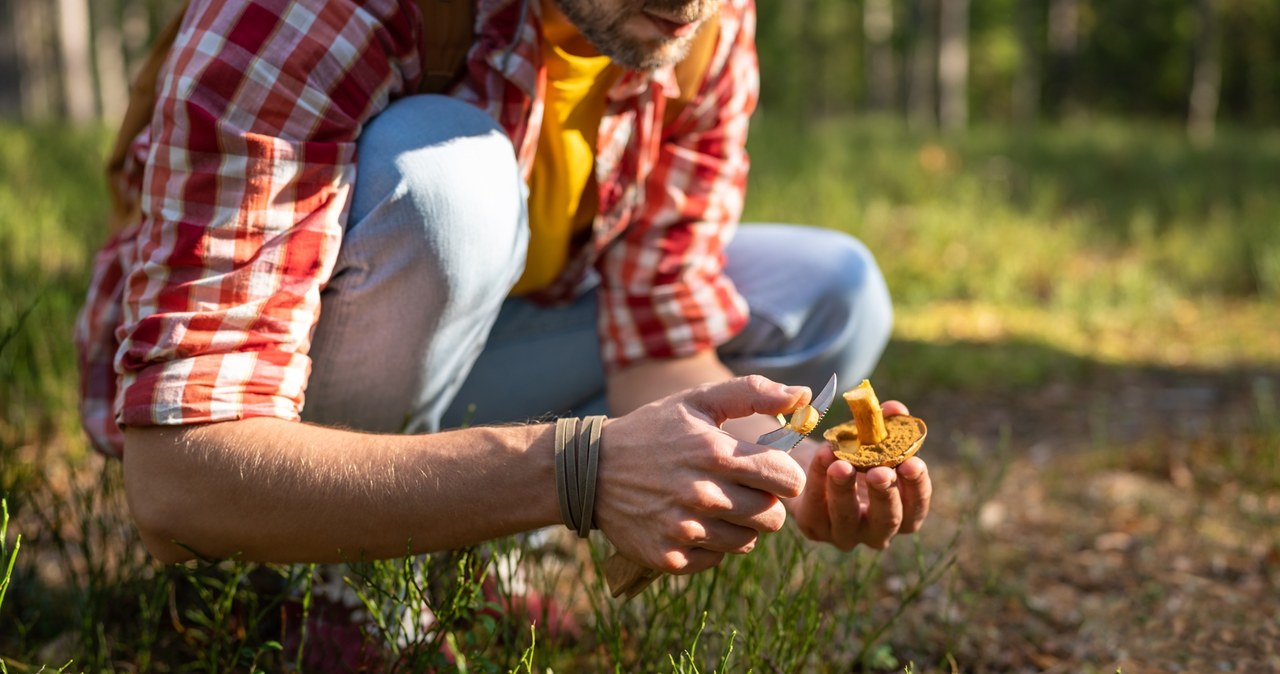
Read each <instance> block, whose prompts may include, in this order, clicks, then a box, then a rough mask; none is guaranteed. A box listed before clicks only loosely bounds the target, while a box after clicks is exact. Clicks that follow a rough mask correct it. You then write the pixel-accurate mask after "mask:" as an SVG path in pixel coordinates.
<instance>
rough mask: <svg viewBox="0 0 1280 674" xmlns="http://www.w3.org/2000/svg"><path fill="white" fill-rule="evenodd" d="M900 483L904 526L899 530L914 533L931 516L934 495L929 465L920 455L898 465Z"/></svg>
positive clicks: (904, 532)
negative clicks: (930, 508) (931, 502)
mask: <svg viewBox="0 0 1280 674" xmlns="http://www.w3.org/2000/svg"><path fill="white" fill-rule="evenodd" d="M898 483H899V484H900V485H901V490H902V527H901V528H899V529H898V532H899V533H903V534H910V533H914V532H916V531H919V530H920V527H921V526H922V525H924V520H925V518H926V517H928V516H929V502H930V500H931V499H932V497H933V481H932V480H930V479H929V468H928V466H926V465H925V462H924V461H922V460H920V459H919V458H918V457H912V458H910V459H908V460H907V461H906V462H904V463H903V464H902V465H901V466H898Z"/></svg>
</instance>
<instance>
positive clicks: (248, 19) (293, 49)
mask: <svg viewBox="0 0 1280 674" xmlns="http://www.w3.org/2000/svg"><path fill="white" fill-rule="evenodd" d="M409 5H410V3H407V2H398V1H396V0H379V1H374V2H356V1H355V0H338V1H331V2H323V3H320V2H288V1H283V0H253V1H243V0H242V1H234V0H226V1H217V0H215V1H212V2H195V3H193V6H192V9H191V10H190V11H189V12H188V16H187V17H186V19H185V20H184V25H183V28H182V30H181V31H180V33H179V35H178V38H177V42H176V43H175V45H174V47H173V52H172V54H171V56H170V59H169V61H168V66H167V68H166V71H165V73H164V76H163V78H162V80H161V83H160V91H159V99H158V103H157V108H156V116H155V119H154V120H153V122H152V127H151V138H152V142H151V145H150V148H149V151H148V154H147V166H146V171H145V174H144V178H143V181H142V194H141V200H140V204H141V208H142V221H141V223H140V227H139V229H138V234H137V238H136V245H132V246H129V247H128V250H129V251H130V254H131V255H132V256H133V259H132V260H131V261H130V262H129V264H127V265H125V267H126V268H127V269H129V270H130V271H129V273H128V275H127V276H126V277H125V278H124V281H123V283H124V286H123V316H122V321H121V325H120V327H119V328H118V330H117V337H118V338H119V340H120V346H119V350H118V351H117V353H116V357H115V368H116V372H117V373H118V374H119V375H120V377H121V379H120V384H121V385H120V388H119V390H118V391H117V400H116V409H117V422H118V423H120V424H121V425H124V426H149V425H174V424H190V423H203V422H211V421H224V420H231V419H240V418H246V417H254V416H271V417H278V418H283V419H297V418H298V417H299V414H300V411H301V408H302V404H303V394H304V391H305V389H306V380H307V376H308V374H309V371H310V360H309V359H308V357H307V351H308V349H309V346H310V334H311V330H312V329H313V327H314V325H315V322H316V320H317V317H318V312H319V308H320V291H321V289H322V287H323V285H324V284H325V283H326V282H327V280H328V279H329V276H330V274H331V272H332V269H333V265H334V261H335V259H336V256H337V252H338V248H339V245H340V241H341V237H342V229H343V225H344V221H345V218H346V210H347V206H348V201H349V196H350V190H351V186H352V184H353V183H354V180H355V171H356V164H355V141H356V138H357V136H358V135H359V131H360V129H361V127H362V125H363V124H364V122H365V121H367V120H368V118H369V117H371V116H372V115H373V114H375V113H376V112H377V111H378V110H380V109H382V108H383V107H385V105H386V104H387V101H388V100H389V99H390V98H391V97H393V96H396V95H398V93H400V92H401V91H402V90H404V88H405V87H406V84H407V82H409V81H411V80H412V79H414V78H416V76H417V61H416V58H417V51H416V49H417V35H416V34H415V33H414V31H413V28H412V26H413V25H414V23H413V21H411V20H410V18H409V17H407V16H404V13H405V12H406V11H412V10H411V8H410V7H409ZM398 26H399V27H403V28H399V29H398V28H397V27H398Z"/></svg>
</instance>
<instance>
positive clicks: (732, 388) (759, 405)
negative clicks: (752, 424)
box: [687, 374, 813, 426]
mask: <svg viewBox="0 0 1280 674" xmlns="http://www.w3.org/2000/svg"><path fill="white" fill-rule="evenodd" d="M812 395H813V394H812V393H811V392H810V391H809V389H808V388H806V387H804V386H786V385H783V384H779V383H777V382H775V381H772V380H770V379H768V378H766V377H762V376H760V375H757V374H753V375H749V376H746V377H738V378H736V379H730V380H729V381H726V382H721V383H718V384H711V385H709V386H704V387H701V388H698V389H695V390H693V391H692V392H690V394H689V397H688V398H687V402H688V403H689V405H690V406H691V407H693V408H694V409H696V410H699V411H701V412H703V413H705V414H706V415H707V416H708V417H710V418H711V420H712V421H713V422H714V423H715V424H716V425H717V426H719V425H720V424H721V423H723V422H725V421H726V420H728V419H737V418H740V417H748V416H751V415H752V414H768V415H774V414H784V413H788V412H792V411H794V410H795V409H796V408H797V407H800V406H801V405H803V404H805V403H807V402H808V401H809V399H810V398H811V397H812Z"/></svg>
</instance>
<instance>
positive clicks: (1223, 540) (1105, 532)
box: [888, 351, 1280, 674]
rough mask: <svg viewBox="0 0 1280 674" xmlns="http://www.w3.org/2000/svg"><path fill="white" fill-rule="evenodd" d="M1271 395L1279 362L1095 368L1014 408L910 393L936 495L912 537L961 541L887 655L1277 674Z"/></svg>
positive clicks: (997, 398) (977, 663)
mask: <svg viewBox="0 0 1280 674" xmlns="http://www.w3.org/2000/svg"><path fill="white" fill-rule="evenodd" d="M891 355H892V351H891ZM1278 392H1280V368H1277V367H1275V366H1273V365H1271V366H1244V367H1233V368H1230V369H1195V368H1161V367H1115V366H1104V365H1098V364H1095V365H1092V366H1089V367H1086V368H1085V370H1084V371H1082V372H1080V373H1078V375H1077V376H1075V377H1070V378H1066V381H1064V382H1060V383H1055V384H1049V385H1046V386H1043V387H1040V388H1038V389H1036V390H1031V391H1023V392H1020V393H1016V394H1010V393H1005V394H999V393H991V392H982V393H979V392H965V391H949V392H935V393H927V392H926V393H921V394H920V395H918V396H917V397H915V398H913V399H912V401H911V407H912V412H913V413H914V414H916V415H919V416H922V417H923V418H925V419H927V420H928V422H929V424H930V440H929V445H927V446H926V447H927V450H928V451H927V457H928V459H929V460H930V466H931V471H932V475H933V479H934V483H935V485H936V488H937V501H936V502H935V507H934V510H933V513H932V515H931V520H930V522H929V526H928V527H927V528H926V531H925V532H923V534H922V536H924V537H925V538H926V540H932V541H935V542H937V541H945V540H946V539H947V538H948V537H949V536H952V535H954V533H955V531H956V529H957V527H958V526H961V525H960V524H958V523H961V522H964V521H965V520H966V518H971V519H972V521H971V524H972V527H971V529H970V530H969V531H967V532H965V533H963V534H962V535H961V536H960V537H959V538H958V539H957V541H956V543H955V546H956V547H955V555H956V565H955V567H954V569H953V571H952V573H951V574H950V575H949V576H948V578H947V579H945V580H944V581H943V582H942V583H940V584H939V586H935V587H933V588H930V590H929V591H927V592H926V593H925V598H924V599H923V601H922V605H921V606H917V607H914V608H913V609H912V610H911V611H910V612H909V613H907V614H905V616H904V619H903V621H902V623H901V624H899V625H898V626H896V627H895V628H894V631H893V634H892V635H891V636H889V637H888V639H889V641H890V642H891V643H892V644H893V648H894V655H895V657H896V658H897V659H898V661H899V662H906V661H914V662H915V664H916V668H917V670H918V671H948V670H951V671H962V672H983V671H1001V672H1005V671H1015V672H1083V671H1096V672H1115V671H1117V670H1122V671H1123V672H1125V673H1126V674H1134V673H1140V672H1264V671H1273V672H1274V671H1280V489H1277V480H1278V479H1280V463H1278V459H1277V457H1278V456H1280V407H1278V406H1277V402H1278V401H1280V396H1277V393H1278ZM924 455H925V454H923V453H922V456H924ZM984 490H989V491H987V492H986V493H977V492H982V491H984ZM943 644H945V647H943V648H939V646H940V645H943ZM939 652H943V653H945V654H946V655H945V657H944V661H942V662H938V661H937V657H938V656H937V654H938V653H939Z"/></svg>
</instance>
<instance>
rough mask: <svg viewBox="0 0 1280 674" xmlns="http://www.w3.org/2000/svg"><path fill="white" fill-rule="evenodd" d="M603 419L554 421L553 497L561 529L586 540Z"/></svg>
mask: <svg viewBox="0 0 1280 674" xmlns="http://www.w3.org/2000/svg"><path fill="white" fill-rule="evenodd" d="M604 421H605V417H603V416H590V417H587V418H585V419H576V418H573V417H568V418H564V419H559V420H557V421H556V436H555V443H556V444H555V461H556V493H557V496H558V497H559V501H560V517H561V519H563V520H564V525H565V526H566V527H569V529H570V530H571V531H574V532H577V534H578V536H580V537H582V538H586V537H587V536H588V535H590V533H591V530H592V529H594V528H595V501H596V474H597V473H598V472H599V469H600V436H601V432H602V431H603V429H604Z"/></svg>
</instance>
